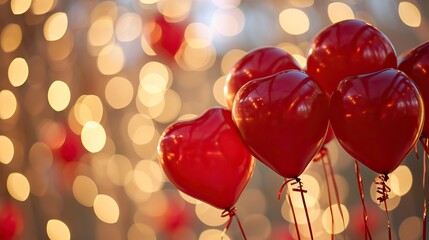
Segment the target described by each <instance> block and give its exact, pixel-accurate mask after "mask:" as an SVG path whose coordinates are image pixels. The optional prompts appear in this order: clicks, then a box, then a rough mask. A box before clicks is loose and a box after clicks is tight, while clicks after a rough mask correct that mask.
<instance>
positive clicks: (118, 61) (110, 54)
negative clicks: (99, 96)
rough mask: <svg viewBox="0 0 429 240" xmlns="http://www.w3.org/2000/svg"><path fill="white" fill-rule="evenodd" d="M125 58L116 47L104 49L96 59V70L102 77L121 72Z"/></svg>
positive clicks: (120, 49)
mask: <svg viewBox="0 0 429 240" xmlns="http://www.w3.org/2000/svg"><path fill="white" fill-rule="evenodd" d="M124 64H125V56H124V52H123V50H122V48H121V47H119V46H118V45H113V46H106V47H104V48H103V49H102V50H101V52H100V54H99V55H98V58H97V67H98V70H99V71H100V72H101V73H102V74H104V75H113V74H116V73H118V72H119V71H121V70H122V68H123V67H124Z"/></svg>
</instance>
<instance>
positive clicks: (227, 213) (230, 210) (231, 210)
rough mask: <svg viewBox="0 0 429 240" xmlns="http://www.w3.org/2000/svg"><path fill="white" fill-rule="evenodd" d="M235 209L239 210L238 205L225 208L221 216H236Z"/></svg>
mask: <svg viewBox="0 0 429 240" xmlns="http://www.w3.org/2000/svg"><path fill="white" fill-rule="evenodd" d="M235 211H237V208H236V207H232V208H228V209H225V210H224V211H223V212H222V214H221V215H220V216H221V217H230V218H232V217H234V216H235Z"/></svg>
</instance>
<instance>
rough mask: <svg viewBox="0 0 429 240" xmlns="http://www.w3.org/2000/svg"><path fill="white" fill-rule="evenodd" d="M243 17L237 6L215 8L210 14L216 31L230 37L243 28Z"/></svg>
mask: <svg viewBox="0 0 429 240" xmlns="http://www.w3.org/2000/svg"><path fill="white" fill-rule="evenodd" d="M244 22H245V17H244V14H243V12H242V11H241V10H240V9H239V8H230V9H217V10H216V11H215V12H214V13H213V16H212V26H213V28H214V30H216V32H217V33H219V34H221V35H224V36H227V37H232V36H235V35H237V34H239V33H240V32H241V31H242V30H243V28H244Z"/></svg>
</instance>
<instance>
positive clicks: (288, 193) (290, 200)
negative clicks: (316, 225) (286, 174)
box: [280, 179, 301, 240]
mask: <svg viewBox="0 0 429 240" xmlns="http://www.w3.org/2000/svg"><path fill="white" fill-rule="evenodd" d="M290 181H291V180H288V181H286V179H285V182H284V183H283V185H282V188H283V186H285V184H286V183H288V182H290ZM280 190H281V189H280ZM286 195H287V199H288V202H289V206H290V208H291V210H292V216H293V222H294V224H295V230H296V235H297V236H298V240H301V235H300V234H299V228H298V222H297V221H296V215H295V209H294V207H293V203H292V199H291V197H290V192H289V188H288V187H287V185H286Z"/></svg>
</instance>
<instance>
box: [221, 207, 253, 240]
mask: <svg viewBox="0 0 429 240" xmlns="http://www.w3.org/2000/svg"><path fill="white" fill-rule="evenodd" d="M235 211H237V208H236V207H233V208H230V209H225V210H224V211H223V212H222V215H221V217H229V218H228V222H227V223H226V226H225V228H224V229H223V232H222V235H221V237H220V239H221V240H222V239H223V237H224V236H225V234H226V231H228V229H229V226H230V225H231V222H232V219H233V218H234V216H235V218H236V219H237V222H238V226H239V227H240V231H241V234H242V235H243V238H244V240H247V237H246V234H245V233H244V229H243V226H242V225H241V222H240V219H238V216H237V214H236V213H235Z"/></svg>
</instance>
